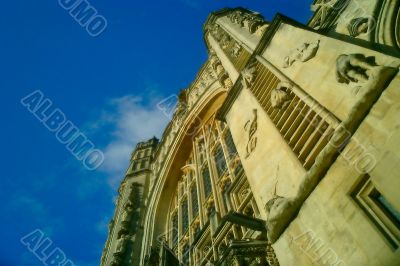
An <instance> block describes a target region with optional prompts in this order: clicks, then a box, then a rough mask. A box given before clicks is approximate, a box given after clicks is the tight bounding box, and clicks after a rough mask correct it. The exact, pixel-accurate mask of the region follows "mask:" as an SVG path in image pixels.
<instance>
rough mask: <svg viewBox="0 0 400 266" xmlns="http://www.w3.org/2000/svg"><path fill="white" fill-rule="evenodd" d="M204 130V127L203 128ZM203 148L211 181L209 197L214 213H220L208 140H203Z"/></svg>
mask: <svg viewBox="0 0 400 266" xmlns="http://www.w3.org/2000/svg"><path fill="white" fill-rule="evenodd" d="M211 128H212V126H211ZM203 130H204V127H203ZM205 142H206V143H205V146H206V147H205V148H206V157H207V164H208V171H209V173H210V180H211V190H212V195H211V197H212V198H213V199H214V208H215V211H219V212H220V209H221V208H220V206H219V204H220V201H219V197H218V193H217V192H218V191H217V188H216V184H217V181H218V180H217V178H215V177H216V176H217V174H216V172H215V169H214V168H215V167H212V160H211V154H212V150H210V143H209V142H208V138H205Z"/></svg>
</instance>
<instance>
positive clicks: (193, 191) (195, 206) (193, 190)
mask: <svg viewBox="0 0 400 266" xmlns="http://www.w3.org/2000/svg"><path fill="white" fill-rule="evenodd" d="M190 195H191V197H192V216H193V217H196V215H197V214H198V213H199V201H198V199H197V189H196V186H192V188H191V191H190Z"/></svg>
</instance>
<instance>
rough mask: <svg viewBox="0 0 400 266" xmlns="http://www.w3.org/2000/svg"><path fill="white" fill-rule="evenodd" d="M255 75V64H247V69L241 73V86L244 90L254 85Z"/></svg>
mask: <svg viewBox="0 0 400 266" xmlns="http://www.w3.org/2000/svg"><path fill="white" fill-rule="evenodd" d="M256 75H257V68H256V64H255V62H252V63H251V64H249V66H248V67H246V68H245V69H244V70H243V71H242V78H243V79H242V84H243V87H244V88H246V89H249V88H251V86H252V85H253V83H254V80H255V79H256Z"/></svg>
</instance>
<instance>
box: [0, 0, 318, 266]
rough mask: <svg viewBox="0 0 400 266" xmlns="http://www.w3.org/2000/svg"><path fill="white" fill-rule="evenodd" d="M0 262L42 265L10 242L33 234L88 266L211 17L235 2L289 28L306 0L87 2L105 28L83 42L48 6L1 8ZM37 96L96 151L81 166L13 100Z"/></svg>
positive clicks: (303, 14) (198, 53)
mask: <svg viewBox="0 0 400 266" xmlns="http://www.w3.org/2000/svg"><path fill="white" fill-rule="evenodd" d="M3 2H4V3H2V8H1V11H0V12H1V15H0V32H1V37H0V62H1V72H0V73H1V78H0V88H1V91H2V95H3V96H2V104H1V109H2V110H1V113H0V114H1V119H2V121H3V123H2V130H1V139H2V146H3V149H2V151H3V152H2V160H1V162H2V171H1V179H0V180H1V184H0V185H1V186H0V202H1V205H0V212H1V219H0V228H2V241H1V243H2V244H1V248H0V266H11V265H13V266H14V265H18V266H24V265H30V266H34V265H43V264H42V262H40V261H39V260H38V259H37V258H36V257H35V255H33V254H32V253H31V252H29V251H28V249H27V247H25V246H24V245H22V244H21V242H20V239H21V238H22V237H23V236H25V235H27V234H28V233H30V232H32V231H34V230H35V229H40V230H42V231H43V232H44V234H45V235H46V236H47V237H49V239H51V241H52V245H51V247H50V248H49V250H51V249H54V248H56V247H59V248H60V249H61V250H63V251H64V252H65V254H66V256H67V258H68V259H70V260H71V261H73V262H74V263H75V264H76V265H82V266H88V265H98V264H99V259H100V256H101V251H102V248H103V245H104V242H105V240H106V234H107V224H108V222H109V220H110V219H111V217H112V214H113V210H114V203H113V202H114V200H115V195H116V189H117V187H118V183H119V181H120V180H121V179H122V177H123V173H124V172H125V169H126V167H127V165H128V161H129V154H130V152H131V150H132V148H133V147H134V145H135V144H136V142H137V141H140V140H143V139H146V138H150V137H152V136H153V135H156V136H160V134H161V132H162V130H163V128H164V127H165V125H166V123H167V118H166V117H165V116H164V115H163V113H162V112H161V111H159V110H158V109H157V108H156V103H157V102H158V101H160V100H161V99H163V98H165V97H167V96H169V95H171V94H173V93H177V92H178V91H179V90H180V89H182V88H185V87H187V86H188V85H189V84H190V83H191V81H192V80H193V78H194V77H195V74H196V72H197V70H198V69H199V68H200V66H201V64H202V63H203V62H204V61H205V60H206V57H207V55H206V50H205V45H204V42H203V37H202V25H203V23H204V21H205V19H206V17H207V15H208V14H209V13H210V12H211V11H215V10H218V9H220V8H222V7H236V6H244V7H247V8H249V9H252V10H255V11H259V12H261V13H262V14H263V15H264V16H265V17H266V18H267V19H269V20H271V19H272V17H273V16H274V14H275V13H276V12H280V13H283V14H285V15H287V16H289V17H292V18H294V19H296V20H298V21H300V22H306V21H307V19H308V18H309V17H310V15H311V13H310V11H309V10H310V8H309V7H310V4H311V2H312V1H311V0H307V1H306V0H249V1H239V0H169V1H160V0H157V1H132V0H131V1H128V0H116V1H110V0H107V1H105V0H92V1H90V3H91V4H92V5H93V6H94V7H95V8H96V9H97V10H98V12H99V14H101V15H103V16H104V17H105V18H106V20H107V22H108V26H107V28H106V30H105V31H104V32H103V33H102V34H101V35H100V36H98V37H95V38H94V37H91V36H90V35H89V34H88V33H87V32H86V30H85V29H84V28H82V27H81V26H80V25H79V24H78V23H77V22H76V21H75V20H74V19H73V18H72V17H71V16H70V15H69V14H68V12H67V11H65V10H64V9H62V8H61V7H60V5H59V4H58V0H42V1H28V0H25V1H22V0H12V1H3ZM37 89H40V90H41V91H42V92H43V93H44V95H45V96H46V97H47V98H49V99H51V101H52V102H53V106H54V107H57V108H60V109H61V110H62V111H63V113H64V114H65V115H66V117H67V119H69V120H71V121H72V122H73V123H74V124H75V125H77V126H78V127H79V129H80V130H81V131H82V132H84V133H85V135H86V136H88V138H89V139H90V140H91V141H93V143H94V144H95V145H96V147H98V148H100V149H101V150H102V151H103V152H104V154H105V161H104V163H103V165H102V166H101V167H100V168H99V169H97V170H95V171H88V170H87V169H86V168H85V167H84V166H83V165H82V163H81V162H80V161H78V160H76V159H75V157H74V156H73V155H72V154H71V153H70V152H69V151H68V150H67V149H66V147H65V145H62V144H61V143H59V142H58V141H57V139H56V137H55V135H54V133H52V132H50V131H49V130H47V128H46V127H45V126H44V125H43V124H42V123H41V122H40V121H38V120H37V119H36V118H35V117H34V115H33V114H31V113H30V112H29V111H28V110H27V109H26V108H25V107H23V106H22V105H21V103H20V100H21V98H23V97H24V96H26V95H28V94H29V93H31V92H33V91H34V90H37Z"/></svg>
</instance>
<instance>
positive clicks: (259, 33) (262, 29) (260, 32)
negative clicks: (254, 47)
mask: <svg viewBox="0 0 400 266" xmlns="http://www.w3.org/2000/svg"><path fill="white" fill-rule="evenodd" d="M267 29H268V24H264V25H260V26H259V27H258V28H257V30H256V32H255V35H256V36H258V37H261V36H263V35H264V32H265V31H266V30H267Z"/></svg>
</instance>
